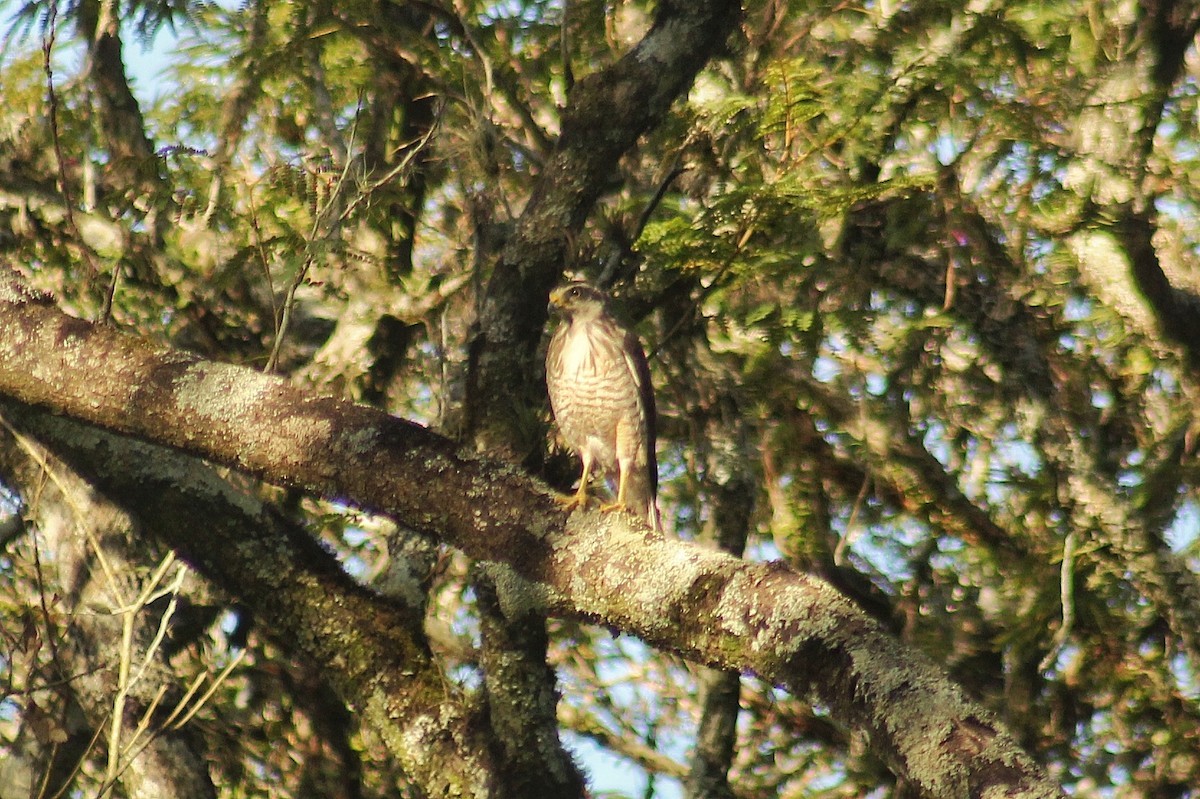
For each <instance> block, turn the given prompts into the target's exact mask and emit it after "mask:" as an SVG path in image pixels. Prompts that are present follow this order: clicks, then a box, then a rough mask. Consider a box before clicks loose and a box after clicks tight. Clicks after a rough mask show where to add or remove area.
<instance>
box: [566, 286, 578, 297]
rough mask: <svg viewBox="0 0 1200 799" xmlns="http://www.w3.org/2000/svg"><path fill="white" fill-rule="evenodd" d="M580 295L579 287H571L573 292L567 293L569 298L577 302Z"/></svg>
mask: <svg viewBox="0 0 1200 799" xmlns="http://www.w3.org/2000/svg"><path fill="white" fill-rule="evenodd" d="M580 293H581V292H580V290H579V286H571V290H570V291H568V292H567V296H568V297H570V298H571V299H573V300H577V299H579V295H580Z"/></svg>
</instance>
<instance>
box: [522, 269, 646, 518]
mask: <svg viewBox="0 0 1200 799" xmlns="http://www.w3.org/2000/svg"><path fill="white" fill-rule="evenodd" d="M550 312H551V313H552V314H553V313H557V314H558V315H559V316H561V317H562V320H561V321H560V323H559V325H558V329H557V330H555V331H554V336H553V337H552V338H551V339H550V347H549V349H548V350H547V351H546V387H547V388H548V389H549V391H550V405H551V407H552V408H553V410H554V420H555V422H557V424H558V429H559V430H560V431H561V432H562V436H563V438H564V439H565V440H566V442H567V446H569V447H570V448H571V449H573V450H574V451H575V452H577V453H579V458H580V460H581V461H582V462H583V474H582V475H581V476H580V478H579V489H578V490H577V491H576V492H575V495H574V496H573V497H571V498H570V499H569V500H566V501H565V502H564V504H566V505H567V506H568V507H571V508H576V507H583V506H584V505H586V504H587V491H588V481H589V480H590V478H591V476H592V473H593V471H594V470H598V471H599V472H600V473H601V474H603V475H607V476H615V477H616V480H617V497H616V501H615V502H613V503H612V504H610V505H604V506H602V507H601V510H615V509H624V510H628V511H630V512H632V513H634V514H637V515H641V516H644V517H645V518H646V521H647V522H648V523H649V525H650V527H652V528H653V529H655V530H657V529H659V520H658V506H657V504H656V502H655V497H656V495H657V493H658V463H657V460H656V457H655V454H654V437H655V433H654V387H653V386H652V385H651V383H650V367H649V365H648V364H647V363H646V355H645V353H644V352H642V346H641V344H640V343H638V339H637V335H635V334H634V332H633V331H632V330H630V329H628V328H626V327H624V326H623V325H621V323H620V322H618V321H617V320H616V319H615V318H614V317H613V316H612V314H611V313H610V312H609V310H608V295H607V294H605V293H604V292H603V291H600V290H599V289H597V288H594V287H592V286H590V285H588V284H586V283H578V282H577V283H568V284H566V285H564V286H559V287H558V288H556V289H554V291H552V292H550Z"/></svg>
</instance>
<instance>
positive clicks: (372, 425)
mask: <svg viewBox="0 0 1200 799" xmlns="http://www.w3.org/2000/svg"><path fill="white" fill-rule="evenodd" d="M3 299H4V300H7V301H0V394H3V395H6V396H10V397H12V398H14V399H16V400H19V401H20V402H23V403H26V404H30V405H34V406H39V407H41V408H44V409H47V410H53V411H54V412H55V413H57V414H61V415H67V416H72V417H75V418H77V419H79V420H82V421H86V422H88V423H90V424H94V425H100V426H104V427H107V428H109V429H110V430H113V431H116V432H120V433H123V434H126V435H131V436H136V437H140V438H143V439H145V440H149V441H154V442H157V443H159V444H164V445H167V446H172V447H176V448H179V449H182V450H185V451H187V452H190V453H193V454H196V455H201V456H204V457H206V458H209V459H211V460H214V461H217V462H220V463H224V464H226V465H229V466H232V467H235V468H238V469H242V470H245V471H248V472H251V473H253V474H256V475H259V476H261V477H263V478H266V479H268V480H271V481H273V482H276V483H280V484H286V485H293V486H298V487H301V488H303V489H305V490H307V491H311V492H314V493H317V494H322V495H325V496H331V497H338V498H341V499H343V500H347V501H350V502H353V503H354V504H357V505H359V506H362V507H364V508H368V509H374V510H379V511H383V512H386V513H389V514H391V515H393V516H394V517H396V518H397V519H398V520H400V521H401V522H403V523H404V524H407V525H409V526H411V527H414V528H418V529H422V530H426V531H428V532H430V533H432V534H434V535H436V536H438V537H439V538H440V539H441V540H443V541H446V542H447V543H450V544H452V545H454V546H456V547H459V548H460V549H462V550H463V551H465V552H466V553H467V554H468V555H470V556H472V557H473V558H475V559H477V560H479V561H487V562H491V563H492V564H493V567H492V570H493V576H494V578H495V579H497V580H498V581H504V580H506V579H520V580H522V581H524V582H526V583H529V584H531V585H532V586H533V587H534V588H536V589H537V590H536V591H533V590H531V591H526V592H524V594H523V595H524V596H526V597H528V601H529V602H530V603H531V606H533V607H532V608H531V609H535V610H539V611H544V612H551V613H556V614H562V615H566V616H572V617H582V618H589V619H594V620H599V621H602V622H603V623H605V624H606V625H609V626H611V627H613V628H615V629H617V630H620V631H623V632H627V633H631V634H635V635H638V636H641V637H642V638H643V639H645V640H646V641H648V642H649V643H651V644H652V645H655V646H658V647H661V648H664V649H669V650H672V651H675V652H679V653H681V654H683V655H685V656H687V657H690V658H692V659H694V660H697V661H699V662H702V663H705V664H708V665H712V666H715V667H719V668H725V669H737V670H749V671H753V672H755V673H757V674H759V675H760V676H761V677H763V679H766V680H769V681H770V682H772V683H775V684H779V685H784V686H787V687H788V688H789V689H791V690H793V691H795V692H797V693H799V694H802V695H803V694H806V693H808V692H810V691H811V692H815V694H816V696H818V697H819V698H820V700H821V701H822V702H823V703H824V704H826V705H827V706H828V707H829V708H830V712H831V713H832V714H833V716H834V718H836V719H837V720H839V721H840V722H842V723H844V724H847V725H849V726H851V727H853V728H855V729H858V730H861V731H863V732H865V733H866V734H867V735H868V736H869V738H870V740H871V743H872V746H873V747H874V748H875V750H876V751H877V752H878V753H879V754H880V755H881V756H882V757H883V758H884V759H885V761H886V762H888V763H889V765H890V767H891V768H893V769H894V770H895V771H896V773H897V774H899V775H901V776H903V777H904V778H906V779H907V780H909V781H910V782H912V783H913V784H914V785H916V786H918V787H919V788H920V790H921V792H922V793H923V794H925V795H929V796H938V797H962V796H983V795H985V794H988V793H989V792H990V791H992V790H995V791H998V792H1003V793H1004V794H1005V795H1007V796H1030V797H1033V796H1038V797H1049V796H1055V795H1057V789H1056V787H1055V786H1054V785H1053V784H1052V783H1051V782H1050V780H1049V779H1048V778H1047V776H1046V775H1045V774H1044V773H1043V772H1042V771H1041V770H1040V769H1039V768H1038V767H1037V766H1036V764H1035V763H1034V762H1033V760H1032V759H1031V758H1030V757H1029V756H1028V755H1027V754H1025V753H1024V752H1022V751H1021V750H1020V748H1019V747H1018V746H1017V745H1016V743H1015V742H1014V741H1013V740H1012V738H1011V737H1010V736H1008V735H1007V734H1006V733H1005V732H1004V731H1003V729H1002V728H1001V727H1000V726H999V724H998V723H997V721H996V720H995V719H994V717H992V716H991V715H990V714H989V713H988V712H987V711H986V710H984V709H983V708H982V707H980V706H978V705H975V704H973V703H972V702H970V701H968V700H967V698H966V697H965V696H964V695H963V693H962V691H961V690H960V689H959V688H957V687H956V686H955V685H954V684H953V683H951V682H950V681H949V680H948V679H947V678H946V677H945V676H944V674H942V673H941V672H940V671H939V670H938V669H937V668H936V667H935V666H934V665H932V664H931V663H930V662H929V661H927V660H926V659H925V658H923V657H922V656H920V655H919V654H917V653H915V652H913V651H912V650H910V649H907V648H905V647H904V646H903V645H902V644H900V643H899V642H898V641H897V640H896V639H895V638H893V637H892V636H890V635H888V634H887V633H886V632H885V631H884V630H883V629H882V628H881V627H880V626H879V625H878V624H877V623H876V622H874V621H873V620H871V619H870V618H868V617H867V616H865V615H864V614H863V613H862V612H861V611H860V610H858V608H856V607H855V606H854V605H853V604H852V603H851V602H849V601H848V600H846V599H845V598H844V597H843V596H841V595H840V594H838V593H837V592H836V591H834V590H833V589H832V588H831V587H829V586H828V585H827V584H825V583H823V582H821V581H820V580H817V579H816V578H812V577H808V576H805V575H801V574H798V573H796V572H794V571H792V570H791V569H788V568H786V567H783V566H779V565H775V564H755V563H747V562H744V561H742V560H739V559H737V558H734V557H732V556H730V555H726V554H722V553H716V552H711V551H708V550H705V549H704V548H702V547H699V546H697V545H693V544H688V543H685V542H681V541H675V540H671V541H668V540H665V539H663V538H661V537H659V536H657V535H654V534H653V533H651V532H650V531H649V530H647V529H646V528H644V527H643V526H641V525H640V524H637V523H636V522H635V521H634V520H631V519H630V518H627V517H626V516H624V515H621V514H599V513H576V514H574V515H572V516H570V518H566V516H565V514H564V513H563V512H562V511H561V510H560V509H559V508H558V507H557V505H556V503H555V502H554V500H553V498H552V496H551V494H550V492H549V491H547V490H546V489H545V488H543V487H540V486H539V485H537V484H535V483H534V482H532V481H531V480H529V478H527V477H526V476H524V475H522V474H521V473H519V472H518V471H516V470H515V469H512V468H509V467H505V466H502V465H497V464H494V463H492V462H489V461H487V460H484V459H481V458H479V457H477V456H474V455H472V454H470V453H465V452H462V451H460V450H459V449H458V448H457V447H455V446H454V445H453V443H451V442H449V441H447V440H445V439H443V438H441V437H439V436H437V435H434V434H433V433H430V432H429V431H427V430H425V429H423V428H421V427H419V426H417V425H414V424H411V423H408V422H405V421H403V420H400V419H396V418H394V417H391V416H388V415H387V414H384V413H382V412H377V411H374V410H371V409H368V408H363V407H359V406H355V405H352V404H350V403H347V402H344V401H339V400H336V399H332V398H328V397H321V396H317V395H313V394H311V393H307V392H304V391H302V390H300V389H297V388H295V387H293V386H290V385H289V384H287V383H286V382H285V381H283V380H281V379H279V378H275V377H271V376H268V375H262V374H260V373H257V372H253V371H250V370H247V369H242V368H238V367H233V366H228V365H223V364H215V363H208V362H203V361H200V360H198V359H196V358H195V357H193V356H189V355H186V354H183V353H179V352H176V351H172V350H169V349H166V348H162V347H156V346H152V345H148V344H145V343H143V342H141V341H139V340H137V339H134V338H131V337H129V336H126V335H123V334H121V333H118V332H117V331H114V330H112V329H110V328H106V327H100V326H94V325H91V324H88V323H86V322H81V321H79V320H75V319H72V318H70V317H66V316H64V315H62V314H61V313H59V312H58V311H57V310H56V309H54V308H53V307H51V306H49V305H47V304H42V303H38V302H34V301H29V300H28V299H27V298H23V297H21V296H20V295H19V294H17V293H15V292H12V291H9V292H7V294H5V295H4V297H3ZM139 498H140V500H139V501H142V500H144V497H142V496H141V495H139ZM178 510H179V509H176V512H178ZM270 540H271V541H272V542H274V543H275V545H276V546H278V547H284V546H285V543H286V539H284V538H283V536H281V535H280V534H279V533H276V534H275V535H273V536H271V538H270ZM263 546H264V550H263V552H262V553H261V555H262V557H264V558H266V559H268V560H276V559H278V557H279V555H278V550H272V549H271V548H270V544H268V543H267V542H264V544H263ZM214 560H219V558H215V559H214ZM285 562H286V561H285ZM217 565H218V564H216V563H213V564H212V566H213V568H216V567H217ZM303 576H304V575H303V574H296V573H294V572H288V571H286V570H285V571H283V572H282V573H281V574H280V575H278V576H276V577H275V578H274V579H276V580H278V581H279V582H278V583H276V585H277V588H278V589H279V590H280V592H281V594H282V593H283V592H284V591H285V590H286V589H287V587H288V585H289V584H290V582H291V581H292V580H294V579H297V578H299V577H303ZM325 579H328V580H329V581H330V584H331V585H334V586H336V585H339V584H340V581H342V580H345V579H346V578H344V576H341V577H338V576H335V575H328V576H327V577H326V578H325ZM316 588H317V586H311V585H310V586H308V589H309V590H316ZM297 590H298V589H297ZM513 594H514V595H517V592H513ZM340 596H344V597H347V598H353V597H354V596H355V595H354V594H353V593H351V592H350V590H349V589H348V588H347V589H346V590H345V591H342V592H341V593H340ZM288 610H289V612H291V611H292V610H294V609H292V608H289V609H288ZM326 610H327V611H328V612H329V613H331V614H334V616H333V617H336V618H338V619H341V620H343V623H346V622H349V620H351V619H354V620H355V623H356V624H363V623H365V620H366V621H369V620H370V619H371V614H372V613H373V612H374V611H375V608H374V607H373V606H372V605H371V603H369V602H367V601H366V599H365V598H364V599H362V601H361V603H360V602H358V601H354V602H349V601H347V603H346V604H340V603H335V602H331V603H330V607H328V608H326ZM520 611H521V609H519V608H516V609H513V611H512V612H520ZM330 618H331V617H323V616H319V615H317V616H311V617H310V616H303V615H302V616H300V617H298V618H297V621H296V624H297V625H298V629H299V630H302V631H303V634H304V635H306V636H311V635H313V632H312V631H313V630H317V631H322V630H323V631H325V633H326V634H328V635H330V636H333V637H332V638H330V639H316V640H314V641H313V644H314V645H318V644H321V645H324V646H327V647H332V646H333V645H334V644H335V642H336V641H337V640H338V637H337V636H336V635H335V633H336V632H337V629H341V628H340V627H337V628H336V629H335V626H334V625H331V624H330ZM369 629H376V631H377V632H378V634H379V635H380V636H382V637H383V639H382V640H381V644H382V643H383V642H385V641H390V638H389V636H390V633H389V632H388V629H387V628H383V629H379V628H375V627H371V628H369ZM342 634H343V635H344V634H345V633H342ZM391 643H395V642H391ZM381 648H383V649H385V650H390V649H391V646H387V647H381ZM320 654H321V655H322V656H323V657H325V658H326V659H327V660H326V662H330V663H335V662H339V661H338V659H339V658H343V657H344V658H345V659H346V660H351V661H353V660H355V659H357V658H366V657H369V656H370V654H371V653H370V652H369V651H367V650H366V649H365V648H364V649H361V650H360V649H356V650H354V651H352V652H350V653H349V654H347V653H346V652H345V650H341V651H337V650H336V649H335V648H330V649H321V650H320ZM413 660H415V662H417V663H418V664H420V663H421V657H420V653H419V652H410V653H406V654H405V657H404V658H403V659H402V662H403V661H410V662H411V661H413ZM359 665H361V664H359ZM399 665H400V664H397V666H399ZM356 669H357V667H356ZM420 673H422V672H420V670H418V674H420ZM407 679H414V678H413V677H411V676H410V675H405V674H398V673H395V672H393V671H391V670H384V671H382V672H380V671H377V670H375V669H373V668H361V669H359V670H356V672H355V676H354V677H352V678H349V680H350V682H349V684H350V685H367V686H376V687H378V686H379V685H380V683H379V682H375V681H381V680H398V681H400V682H401V683H403V681H405V680H407ZM363 681H365V682H363ZM427 688H428V690H430V691H433V690H436V686H434V685H428V686H427ZM374 696H375V697H376V698H375V699H373V700H372V701H369V702H368V703H367V706H366V708H365V709H364V712H365V713H366V714H367V715H368V716H369V717H375V718H402V717H404V715H405V713H406V712H408V711H409V710H410V709H411V708H409V707H406V706H403V705H402V706H395V705H393V704H390V703H391V702H392V701H393V700H392V699H391V694H390V693H389V692H388V691H386V690H383V689H382V688H380V690H379V691H378V692H377V693H376V694H374Z"/></svg>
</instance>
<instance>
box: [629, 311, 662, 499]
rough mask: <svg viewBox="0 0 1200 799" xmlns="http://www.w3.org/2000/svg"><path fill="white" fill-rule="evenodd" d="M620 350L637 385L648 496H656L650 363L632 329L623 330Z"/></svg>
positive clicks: (652, 394) (655, 456)
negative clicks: (643, 439) (642, 426)
mask: <svg viewBox="0 0 1200 799" xmlns="http://www.w3.org/2000/svg"><path fill="white" fill-rule="evenodd" d="M621 351H622V353H623V354H624V356H625V366H626V367H627V368H628V369H629V373H630V375H631V376H632V377H633V382H634V384H635V385H636V386H637V390H638V408H639V410H640V411H641V412H642V418H643V419H644V420H645V428H646V441H645V444H646V469H647V472H648V475H647V476H648V478H649V482H650V496H651V497H655V496H658V456H657V455H656V454H655V451H654V444H655V442H656V441H657V440H658V431H657V430H656V428H655V424H656V419H655V408H654V383H653V382H651V380H650V364H649V362H648V361H647V360H646V353H645V352H644V351H643V350H642V345H641V342H639V341H638V337H637V335H636V334H635V333H634V332H633V331H632V330H626V331H625V341H624V342H623V343H622V346H621Z"/></svg>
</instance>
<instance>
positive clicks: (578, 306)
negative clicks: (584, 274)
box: [549, 282, 608, 320]
mask: <svg viewBox="0 0 1200 799" xmlns="http://www.w3.org/2000/svg"><path fill="white" fill-rule="evenodd" d="M607 305H608V295H607V294H605V293H604V292H603V291H601V290H600V289H598V288H596V287H595V286H591V285H589V284H587V283H583V282H574V283H567V284H565V285H562V286H559V287H558V288H556V289H554V290H553V291H551V292H550V305H549V309H550V313H552V314H555V313H556V314H560V315H562V316H564V317H566V318H567V319H583V320H590V319H598V318H599V317H601V316H602V315H604V313H605V309H606V307H607Z"/></svg>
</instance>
